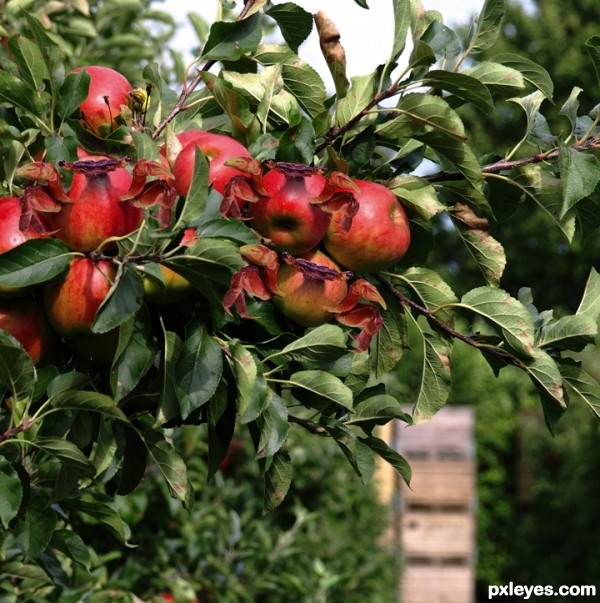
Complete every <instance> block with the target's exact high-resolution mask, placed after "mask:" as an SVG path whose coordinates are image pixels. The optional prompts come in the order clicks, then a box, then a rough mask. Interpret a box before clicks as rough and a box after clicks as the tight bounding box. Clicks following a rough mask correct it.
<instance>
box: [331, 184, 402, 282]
mask: <svg viewBox="0 0 600 603" xmlns="http://www.w3.org/2000/svg"><path fill="white" fill-rule="evenodd" d="M355 184H356V185H357V186H358V188H359V191H360V192H359V193H357V195H356V200H357V201H358V204H359V208H358V212H357V213H356V215H355V216H354V217H353V219H352V224H351V226H350V228H349V229H348V230H344V228H342V226H341V225H340V216H338V215H337V214H334V216H333V217H332V219H331V223H330V224H329V228H328V230H327V234H326V236H325V238H324V239H323V244H324V245H325V249H326V250H327V252H328V253H329V254H330V255H331V257H332V258H333V259H334V260H336V261H337V262H339V263H340V264H341V265H342V266H344V267H345V268H348V269H349V270H352V271H354V272H367V273H368V272H378V271H379V270H385V269H387V268H390V267H391V266H393V265H394V264H395V263H396V262H398V261H400V260H401V259H402V258H403V257H404V254H405V253H406V251H407V250H408V247H409V245H410V227H409V223H408V217H407V216H406V212H405V211H404V208H403V207H402V205H401V204H400V201H398V198H397V197H396V195H394V193H392V191H390V190H389V189H387V188H386V187H385V186H383V185H382V184H378V183H377V182H370V181H368V180H355Z"/></svg>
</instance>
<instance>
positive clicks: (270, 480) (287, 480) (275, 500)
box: [264, 450, 294, 513]
mask: <svg viewBox="0 0 600 603" xmlns="http://www.w3.org/2000/svg"><path fill="white" fill-rule="evenodd" d="M269 460H270V462H269V466H268V469H267V470H266V471H265V492H264V510H265V512H266V513H269V512H271V511H273V510H274V509H276V508H277V507H278V506H279V505H280V504H281V503H282V502H283V499H284V498H285V497H286V494H287V493H288V490H289V488H290V485H291V483H292V475H293V472H294V470H293V466H292V459H291V458H290V456H289V454H288V453H287V452H285V451H284V450H279V451H278V452H277V453H275V455H274V456H273V457H272V458H270V459H269Z"/></svg>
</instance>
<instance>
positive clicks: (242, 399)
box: [229, 341, 267, 424]
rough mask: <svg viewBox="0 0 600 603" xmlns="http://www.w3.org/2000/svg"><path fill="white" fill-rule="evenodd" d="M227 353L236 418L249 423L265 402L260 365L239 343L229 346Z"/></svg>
mask: <svg viewBox="0 0 600 603" xmlns="http://www.w3.org/2000/svg"><path fill="white" fill-rule="evenodd" d="M229 351H230V356H229V358H230V363H231V365H232V369H233V374H234V376H235V383H236V388H237V405H238V416H239V417H240V422H241V423H242V424H244V423H249V422H250V421H254V420H255V419H256V418H257V417H258V416H259V415H260V413H261V412H262V411H263V409H264V407H265V404H266V402H267V383H266V381H265V378H264V377H263V369H262V364H261V363H260V362H257V360H256V358H255V357H254V355H253V354H252V353H251V352H250V351H249V350H248V348H246V347H245V346H244V345H242V344H241V343H240V342H239V341H235V342H234V343H233V345H230V346H229Z"/></svg>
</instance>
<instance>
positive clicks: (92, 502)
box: [72, 494, 131, 542]
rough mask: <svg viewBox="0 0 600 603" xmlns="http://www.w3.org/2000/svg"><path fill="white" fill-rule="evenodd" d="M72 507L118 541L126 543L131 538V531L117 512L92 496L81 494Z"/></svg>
mask: <svg viewBox="0 0 600 603" xmlns="http://www.w3.org/2000/svg"><path fill="white" fill-rule="evenodd" d="M72 506H73V508H74V510H76V511H77V512H79V513H83V514H84V515H87V516H88V517H89V518H90V519H91V520H92V522H93V523H96V524H100V525H102V526H104V527H106V528H108V529H109V530H110V531H111V532H112V533H113V534H114V536H116V537H117V538H118V539H119V541H121V542H127V540H129V538H130V537H131V530H130V529H129V526H128V525H127V524H126V523H125V521H124V520H123V518H122V517H121V515H119V512H118V511H116V510H115V509H113V508H112V507H111V506H110V505H109V504H107V503H106V502H103V501H101V500H99V498H96V497H95V496H94V495H92V494H83V495H82V496H80V497H79V498H78V499H74V501H73V503H72Z"/></svg>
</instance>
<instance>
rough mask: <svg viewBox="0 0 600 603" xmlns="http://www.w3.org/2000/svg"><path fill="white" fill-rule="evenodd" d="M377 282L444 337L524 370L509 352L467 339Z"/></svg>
mask: <svg viewBox="0 0 600 603" xmlns="http://www.w3.org/2000/svg"><path fill="white" fill-rule="evenodd" d="M377 280H378V281H379V283H380V284H382V285H383V286H384V287H385V288H386V289H387V290H388V291H389V292H390V293H391V294H392V295H393V296H394V297H395V298H396V300H397V301H398V302H399V303H400V304H401V305H402V306H409V307H410V308H411V309H413V310H414V311H415V312H417V313H418V314H420V315H421V316H424V317H425V318H426V319H427V320H428V321H429V323H430V324H431V325H432V326H433V327H435V328H436V329H437V330H438V331H442V332H443V333H445V334H446V335H449V336H450V337H452V338H454V339H458V340H459V341H462V342H463V343H466V344H468V345H470V346H472V347H474V348H477V349H478V350H479V351H481V352H482V353H483V354H487V355H488V356H491V357H492V358H494V359H496V360H499V361H500V362H503V363H505V364H511V365H513V366H516V367H518V368H521V369H523V368H525V365H524V364H523V362H522V361H521V360H519V359H518V358H517V357H516V356H513V355H512V354H510V353H509V352H505V351H503V350H499V349H498V348H497V347H494V346H491V345H488V344H485V343H481V342H480V341H477V340H475V339H473V338H472V337H469V336H468V335H465V334H464V333H461V332H460V331H457V330H456V329H454V328H452V327H451V326H450V325H447V324H446V323H445V322H443V321H441V320H440V319H439V318H437V317H436V316H435V315H434V313H433V312H432V311H431V310H429V309H427V308H425V307H423V306H421V305H420V304H418V303H416V302H414V301H413V300H412V299H410V298H408V297H406V296H405V295H402V293H400V291H398V290H397V289H396V288H395V287H394V286H393V285H392V284H391V283H390V282H389V281H387V280H385V279H384V278H383V277H382V276H379V275H378V276H377Z"/></svg>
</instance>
